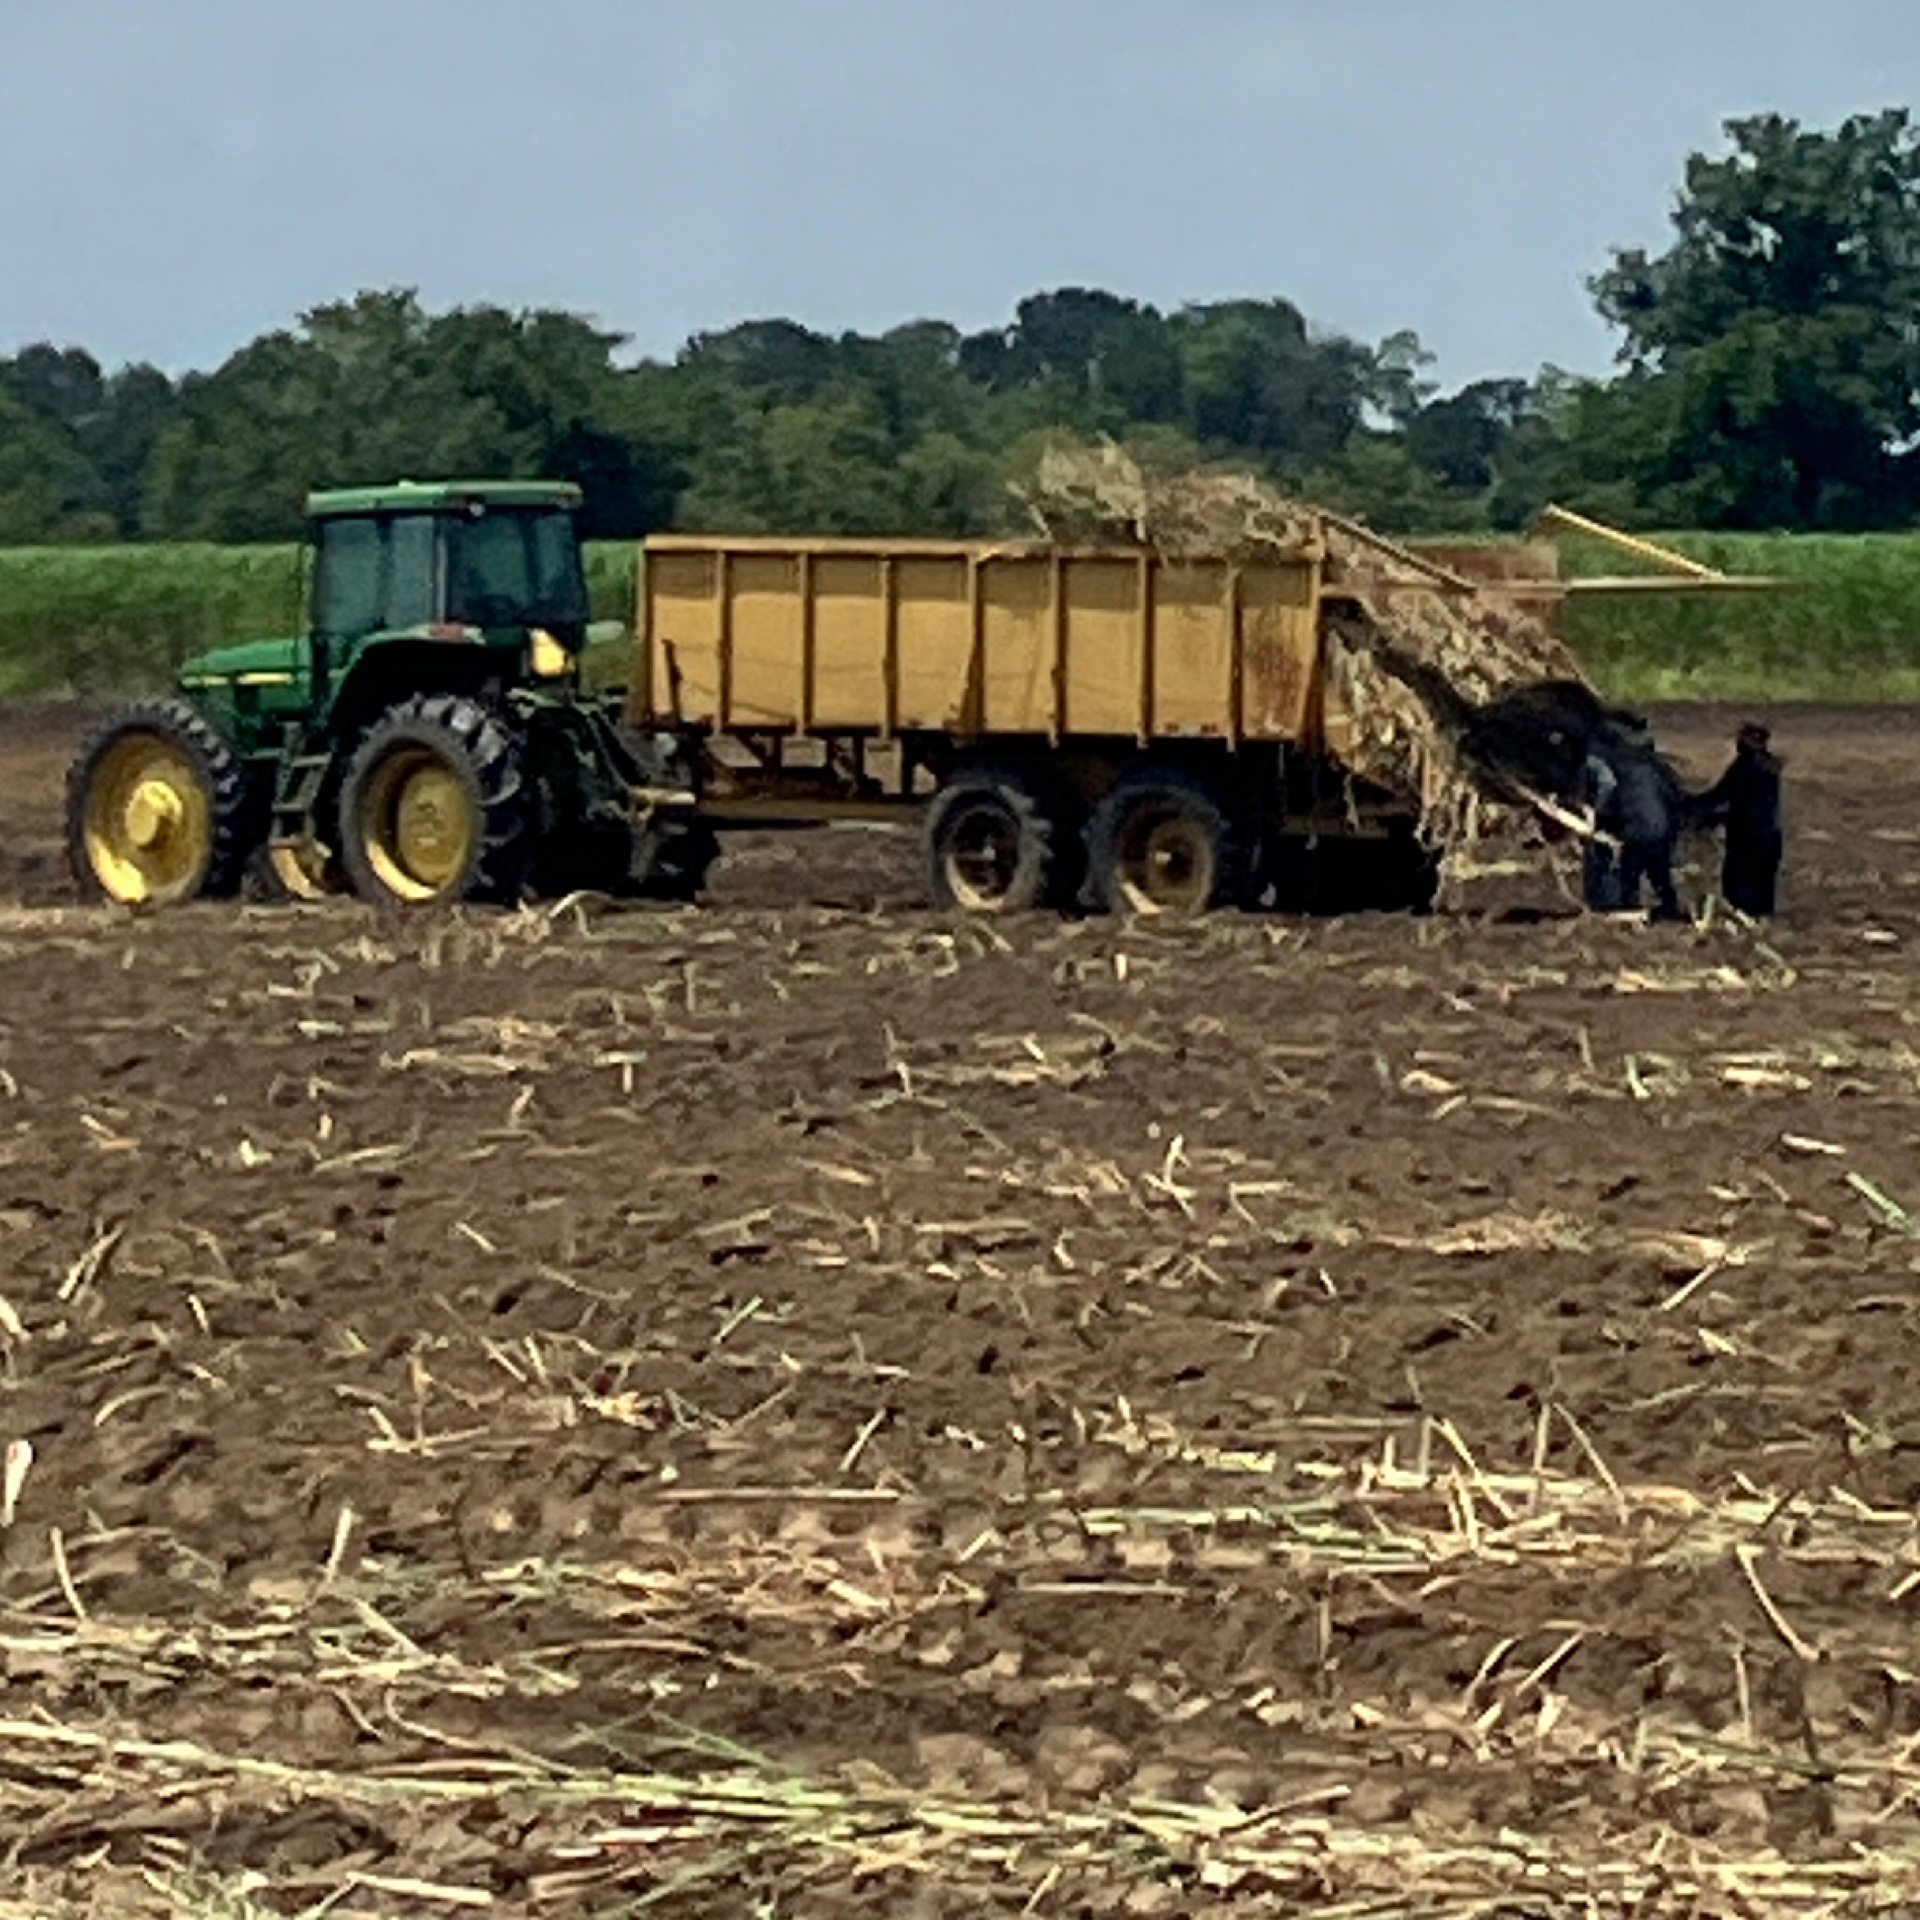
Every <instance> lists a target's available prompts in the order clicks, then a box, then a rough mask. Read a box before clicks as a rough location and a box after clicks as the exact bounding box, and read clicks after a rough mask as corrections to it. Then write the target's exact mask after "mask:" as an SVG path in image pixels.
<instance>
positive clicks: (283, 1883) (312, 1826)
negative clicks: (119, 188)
mask: <svg viewBox="0 0 1920 1920" xmlns="http://www.w3.org/2000/svg"><path fill="white" fill-rule="evenodd" d="M1660 722H1661V731H1662V734H1663V737H1664V738H1665V739H1666V740H1667V741H1668V742H1669V743H1670V744H1671V745H1672V746H1673V747H1674V748H1675V749H1676V750H1677V751H1678V753H1679V755H1680V757H1681V758H1682V759H1683V760H1684V761H1685V762H1687V763H1688V764H1689V765H1690V767H1691V768H1692V770H1693V771H1694V772H1696V773H1697V774H1699V775H1702V776H1704V775H1707V774H1709V773H1710V772H1712V771H1713V770H1714V769H1715V767H1716V765H1717V763H1718V760H1719V757H1720V752H1721V742H1722V741H1723V740H1724V738H1725V732H1726V729H1727V723H1728V716H1724V715H1716V714H1704V715H1703V714H1698V713H1695V714H1690V715H1685V716H1679V715H1666V716H1660ZM74 725H75V722H74V718H73V717H72V716H70V715H65V714H52V715H48V714H39V715H14V716H12V717H10V718H9V719H7V720H6V722H5V723H4V726H3V727H0V755H4V759H3V760H0V797H4V800H5V804H6V811H5V814H4V816H0V894H4V895H5V896H6V897H7V898H8V899H9V900H10V901H11V903H12V904H10V905H7V906H5V907H0V980H3V981H4V995H3V996H0V1440H4V1441H5V1442H7V1443H9V1445H10V1448H11V1457H12V1460H13V1462H14V1473H15V1476H16V1480H17V1485H16V1486H15V1488H14V1489H12V1490H11V1492H10V1495H9V1501H8V1512H7V1514H6V1524H5V1525H4V1526H3V1527H0V1676H3V1678H0V1912H5V1913H9V1914H12V1913H18V1914H22V1915H24V1914H27V1913H52V1914H80V1913H93V1912H97V1913H114V1914H120V1913H127V1912H139V1913H153V1914H160V1913H195V1914H207V1915H213V1914H218V1915H222V1916H228V1917H229V1920H235V1917H237V1916H242V1915H253V1914H258V1915H265V1914H281V1913H286V1914H291V1913H297V1912H314V1911H318V1910H321V1909H322V1908H323V1907H324V1908H325V1910H327V1911H330V1912H334V1913H361V1912H379V1913H396V1914H400V1913H421V1914H434V1913H442V1912H445V1913H452V1912H460V1911H469V1910H475V1911H477V1910H494V1911H499V1912H504V1913H521V1912H530V1913H542V1914H545V1913H558V1914H599V1913H625V1912H627V1911H630V1910H639V1909H641V1908H643V1907H648V1908H658V1910H660V1911H663V1912H668V1913H676V1912H677V1913H685V1914H696V1913H698V1914H706V1913H722V1912H724V1913H738V1914H762V1915H775V1914H778V1915H780V1916H802V1915H823V1916H824V1915H845V1914H852V1913H865V1914H872V1915H876V1916H877V1915H881V1914H888V1915H893V1914H902V1915H935V1914H942V1915H944V1914H949V1913H952V1914H962V1913H965V1914H969V1915H972V1914H982V1913H1007V1914H1018V1913H1024V1912H1031V1913H1037V1914H1092V1913H1099V1914H1105V1913H1112V1912H1132V1913H1166V1914H1182V1913H1189V1912H1193V1911H1197V1910H1202V1909H1204V1910H1206V1911H1226V1912H1244V1913H1247V1914H1254V1913H1260V1914H1269V1913H1274V1912H1284V1911H1295V1910H1298V1911H1303V1912H1305V1911H1312V1912H1316V1913H1346V1914H1360V1913H1367V1914H1387V1913H1403V1914H1419V1915H1435V1916H1437V1915H1461V1916H1464V1915H1468V1914H1474V1915H1490V1914H1511V1915H1523V1914H1524V1915H1561V1914H1566V1915H1573V1914H1592V1913H1604V1914H1622V1915H1624V1914H1628V1913H1632V1914H1642V1915H1645V1914H1667V1913H1672V1914H1682V1913H1685V1914H1695V1913H1722V1912H1724V1913H1729V1914H1731V1913H1755V1912H1768V1913H1805V1914H1813V1913H1848V1912H1862V1913H1864V1912H1874V1911H1886V1912H1898V1911H1913V1910H1915V1908H1914V1903H1915V1902H1916V1901H1920V1826H1917V1824H1916V1813H1915V1803H1916V1798H1920V1678H1917V1676H1920V1631H1917V1630H1916V1610H1917V1609H1920V1521H1917V1520H1916V1515H1917V1514H1920V1411H1916V1408H1915V1404H1914V1397H1915V1382H1916V1376H1917V1375H1920V1315H1917V1314H1916V1300H1920V1151H1916V1149H1917V1148H1920V994H1916V987H1917V986H1920V754H1916V752H1915V750H1914V747H1913V744H1912V735H1911V721H1910V718H1909V717H1908V716H1905V715H1886V716H1877V717H1876V716H1861V715H1848V714H1841V713H1827V712H1813V711H1796V712H1783V713H1780V714H1778V715H1776V716H1775V729H1776V735H1777V737H1778V740H1779V743H1780V745H1781V746H1782V749H1783V751H1784V752H1785V754H1786V756H1787V758H1788V766H1789V777H1790V780H1791V782H1792V789H1791V799H1792V807H1793V815H1792V823H1791V826H1792V833H1791V840H1790V850H1789V871H1788V875H1787V886H1786V894H1787V899H1786V908H1785V912H1784V914H1783V916H1782V918H1781V919H1780V920H1779V921H1778V922H1777V923H1775V924H1773V925H1771V926H1769V927H1767V928H1766V929H1764V930H1762V931H1755V930H1753V929H1751V928H1746V927H1741V926H1733V925H1728V924H1725V923H1724V922H1715V921H1708V922H1707V923H1706V924H1696V925H1694V926H1690V927H1683V928H1668V927H1650V926H1644V925H1640V924H1637V923H1631V924H1629V923H1598V922H1595V921H1593V920H1591V919H1588V918H1585V917H1582V916H1580V915H1579V914H1577V913H1575V912H1574V911H1572V910H1571V908H1570V907H1569V906H1568V904H1567V902H1566V900H1565V898H1564V895H1563V894H1562V892H1561V891H1560V890H1559V889H1558V888H1557V887H1556V885H1555V882H1554V880H1553V877H1552V875H1551V872H1550V871H1549V869H1548V868H1547V867H1546V866H1544V865H1543V864H1541V863H1540V862H1539V861H1538V860H1536V861H1534V862H1532V863H1531V864H1530V865H1527V866H1525V867H1524V868H1522V869H1519V870H1515V871H1511V872H1506V873H1495V874H1491V875H1486V876H1483V877H1482V878H1481V879H1480V880H1478V881H1476V882H1475V883H1474V884H1472V885H1471V886H1469V887H1468V888H1466V889H1465V890H1464V892H1463V894H1462V895H1461V897H1460V899H1459V900H1458V901H1456V902H1455V903H1454V904H1453V906H1452V907H1451V908H1450V909H1449V910H1448V911H1445V912H1442V913H1440V914H1438V915H1435V916H1433V917H1432V918H1429V919H1424V920H1414V919H1407V918H1387V917H1361V918H1355V919H1350V920H1345V921H1304V920H1291V919H1283V918H1261V917H1244V918H1222V919H1219V920H1215V921H1213V922H1210V923H1207V924H1203V925H1198V926H1187V927H1165V926H1158V925H1126V924H1120V923H1115V922H1111V921H1101V920H1087V921H1079V922H1062V921H1057V920H1053V919H1044V918H1034V919H1031V920H1022V921H1018V922H1014V923H1009V924H1006V925H1000V926H991V927H990V926H982V925H978V924H973V923H966V922H962V921H959V920H952V919H946V918H942V917H939V916H936V915H934V914H932V913H930V912H928V911H927V910H926V909H925V908H924V907H923V906H922V905H921V904H920V899H919V894H918V890H917V884H916V880H915V876H914V867H913V862H912V855H911V845H910V843H909V842H906V841H903V840H901V839H899V838H895V837H888V836H883V835H879V834H875V833H871V832H869V833H861V834H843V833H833V834H824V835H815V836H809V837H807V838H804V839H800V838H793V839H784V840H774V839H766V840H752V841H745V842H742V843H741V844H740V846H739V848H738V849H737V851H736V852H735V854H734V855H733V856H732V857H731V858H730V860H729V863H728V865H727V866H726V868H725V869H724V870H723V871H722V873H721V875H720V878H719V882H718V885H717V886H716V889H715V891H714V894H713V897H712V899H711V902H710V903H709V904H707V905H704V906H702V907H701V908H699V909H695V910H689V911H675V912H664V911H654V910H637V911H629V912H613V911H606V910H601V911H588V910H585V909H583V908H580V907H577V906H564V907H561V908H559V909H557V910H528V911H525V912H522V913H519V914H514V915H497V914H496V915H488V914H479V913H475V914H471V915H466V914H454V915H448V916H441V917H428V918H425V919H393V918H383V917H380V916H377V915H375V914H372V913H370V912H368V911H366V910H364V909H361V908H359V907H358V906H355V905H352V904H348V903H341V904H338V905H334V904H329V905H327V906H323V907H315V908H298V909H293V908H264V907H219V906H205V907H198V906H197V907H194V908H191V909H187V910H184V911H180V912H177V913H173V914H168V915H160V916H131V915H124V914H119V913H113V912H107V911H97V910H92V909H83V908H80V907H78V906H76V905H74V904H72V903H71V901H70V899H69V897H68V895H67V892H66V886H65V882H64V880H63V878H62V877H61V868H60V861H59V850H58V840H59V825H58V796H59V783H60V777H61V771H62V768H63V766H64V763H65V760H66V757H67V755H68V753H69V752H70V751H71V747H72V744H73V734H74ZM1699 884H1700V883H1699V876H1698V875H1696V876H1695V881H1694V886H1695V894H1696V897H1698V892H1699ZM1907 1207H1912V1208H1913V1209H1914V1210H1915V1211H1914V1213H1912V1214H1909V1213H1908V1212H1907V1211H1906V1210H1905V1209H1906V1208H1907ZM22 1443H24V1444H22ZM29 1450H30V1454H29ZM22 1468H24V1478H23V1479H22V1478H19V1477H18V1476H19V1475H20V1473H21V1470H22Z"/></svg>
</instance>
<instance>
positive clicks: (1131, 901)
mask: <svg viewBox="0 0 1920 1920" xmlns="http://www.w3.org/2000/svg"><path fill="white" fill-rule="evenodd" d="M1087 845H1088V853H1089V857H1090V861H1091V864H1092V868H1093V885H1094V891H1095V893H1096V894H1097V895H1098V897H1099V900H1100V904H1101V905H1102V906H1103V907H1105V908H1106V909H1107V911H1108V912H1109V913H1135V914H1164V915H1167V916H1169V917H1173V918H1191V917H1193V916H1196V915H1199V914H1203V913H1208V912H1210V911H1211V910H1212V909H1213V908H1215V907H1218V906H1225V905H1229V904H1238V903H1239V902H1240V900H1241V896H1242V894H1243V892H1244V890H1245V872H1244V870H1245V864H1246V863H1245V857H1244V853H1243V850H1242V848H1241V845H1240V841H1239V836H1238V835H1237V834H1236V833H1235V831H1234V824H1233V820H1232V817H1231V816H1230V815H1229V813H1228V812H1227V809H1226V808H1225V806H1223V805H1222V804H1221V802H1220V800H1219V799H1218V798H1217V797H1216V795H1215V794H1214V793H1213V791H1212V789H1211V788H1209V787H1208V786H1207V785H1206V783H1205V782H1203V781H1201V780H1197V779H1195V778H1194V777H1193V776H1192V775H1191V774H1188V773H1185V772H1183V771H1182V770H1180V769H1179V768H1176V767H1142V768H1138V769H1136V770H1135V771H1134V772H1132V773H1129V774H1126V775H1124V776H1123V777H1122V778H1121V780H1120V782H1119V784H1118V785H1117V786H1116V787H1115V788H1114V789H1113V791H1112V792H1111V793H1109V794H1108V795H1107V797H1106V799H1104V800H1103V801H1102V802H1101V803H1100V806H1099V809H1098V811H1097V812H1096V813H1095V814H1094V816H1093V824H1092V826H1091V827H1089V828H1088V830H1087Z"/></svg>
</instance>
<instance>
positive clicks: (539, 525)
mask: <svg viewBox="0 0 1920 1920" xmlns="http://www.w3.org/2000/svg"><path fill="white" fill-rule="evenodd" d="M447 617H448V619H450V620H459V621H464V622H466V623H468V624H470V625H472V626H476V627H556V628H562V629H571V628H578V627H582V626H584V625H585V624H586V620H587V590H586V582H585V579H584V578H583V577H582V574H581V571H580V547H579V542H578V541H577V540H576V538H575V536H574V525H573V516H572V515H571V514H569V513H564V512H556V511H545V510H530V509H528V508H524V507H521V508H511V507H508V508H495V509H493V510H491V511H483V512H478V513H469V514H467V515H465V516H464V517H462V518H460V519H458V520H453V521H450V522H449V523H448V529H447Z"/></svg>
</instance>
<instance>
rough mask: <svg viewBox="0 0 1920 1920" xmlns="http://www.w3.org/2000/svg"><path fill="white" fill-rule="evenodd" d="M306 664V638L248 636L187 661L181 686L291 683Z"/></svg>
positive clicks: (192, 689)
mask: <svg viewBox="0 0 1920 1920" xmlns="http://www.w3.org/2000/svg"><path fill="white" fill-rule="evenodd" d="M306 664H307V642H306V641H305V640H304V639H299V638H296V639H291V640H246V641H242V642H241V643H240V644H239V645H237V646H231V647H214V648H213V649H211V650H210V651H209V652H206V653H196V654H195V655H194V656H193V657H192V658H191V659H190V660H186V661H183V662H182V663H181V666H180V673H179V681H180V688H181V691H182V692H183V693H191V692H195V691H197V690H199V689H200V688H202V687H209V686H220V685H222V684H233V685H238V686H255V687H267V686H287V685H290V684H291V683H292V682H293V681H294V680H296V679H297V678H298V677H299V676H300V675H301V674H302V673H303V672H304V671H305V669H306Z"/></svg>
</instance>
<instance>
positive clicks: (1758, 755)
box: [1693, 721, 1784, 920]
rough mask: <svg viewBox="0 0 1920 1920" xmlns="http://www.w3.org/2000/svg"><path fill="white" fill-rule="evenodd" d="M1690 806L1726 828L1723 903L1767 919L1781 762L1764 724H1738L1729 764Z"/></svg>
mask: <svg viewBox="0 0 1920 1920" xmlns="http://www.w3.org/2000/svg"><path fill="white" fill-rule="evenodd" d="M1693 811H1694V815H1695V817H1696V818H1697V819H1698V820H1699V821H1700V822H1701V823H1702V824H1703V825H1707V826H1724V827H1725V829H1726V835H1727V838H1726V848H1725V852H1724V854H1723V856H1722V859H1721V864H1720V891H1721V893H1722V894H1723V895H1725V897H1726V902H1727V905H1728V906H1730V907H1734V908H1737V909H1738V910H1739V911H1740V912H1741V913H1744V914H1746V915H1747V916H1748V917H1749V918H1750V919H1754V920H1764V919H1766V918H1767V917H1768V916H1769V915H1770V914H1772V912H1773V910H1774V902H1775V895H1776V892H1777V890H1778V885H1779V879H1780V856H1781V853H1782V851H1783V844H1784V837H1783V834H1782V827H1781V812H1780V762H1779V761H1778V760H1777V759H1776V758H1775V757H1774V755H1773V751H1772V736H1771V735H1770V734H1769V733H1768V732H1767V730H1766V728H1765V727H1762V726H1756V725H1755V724H1754V723H1753V722H1751V721H1749V722H1748V723H1747V724H1746V725H1745V726H1743V727H1742V728H1741V729H1740V731H1739V732H1738V733H1737V734H1736V735H1735V736H1734V747H1733V760H1732V763H1731V764H1730V765H1729V766H1728V768H1727V770H1726V772H1725V773H1723V774H1722V775H1721V776H1720V778H1719V779H1718V780H1716V781H1715V782H1714V784H1713V785H1712V786H1711V787H1709V788H1708V789H1707V791H1706V792H1705V793H1703V794H1702V795H1701V796H1700V797H1699V799H1698V800H1697V801H1695V802H1694V809H1693Z"/></svg>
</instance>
